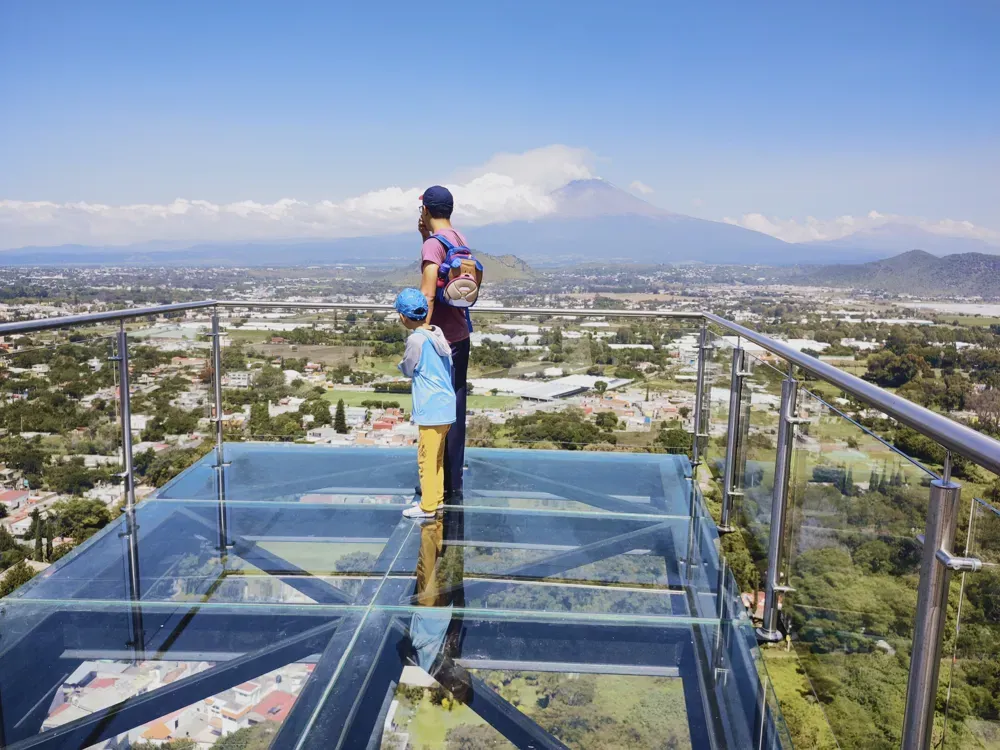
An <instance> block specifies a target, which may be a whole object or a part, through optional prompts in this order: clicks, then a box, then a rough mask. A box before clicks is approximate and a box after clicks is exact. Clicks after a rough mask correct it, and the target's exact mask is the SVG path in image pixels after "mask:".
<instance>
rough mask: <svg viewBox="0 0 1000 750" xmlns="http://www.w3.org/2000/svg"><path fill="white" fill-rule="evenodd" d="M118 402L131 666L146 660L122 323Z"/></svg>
mask: <svg viewBox="0 0 1000 750" xmlns="http://www.w3.org/2000/svg"><path fill="white" fill-rule="evenodd" d="M114 359H115V361H116V362H117V363H118V402H119V405H120V409H119V411H120V412H121V425H122V465H123V466H122V468H123V471H122V474H121V477H122V480H123V481H124V482H125V530H124V532H122V534H121V536H122V537H123V538H124V539H125V543H126V553H125V559H126V564H127V566H128V585H129V600H130V601H131V602H132V606H131V608H130V613H129V615H130V617H129V630H130V633H129V639H130V641H129V644H128V645H129V646H130V647H131V649H132V659H133V662H134V663H136V664H137V663H139V662H140V661H142V660H143V659H144V658H145V631H144V628H143V624H142V609H141V607H140V601H141V600H142V589H141V582H142V579H141V577H140V575H139V524H138V523H137V520H136V514H135V468H134V464H133V456H132V396H131V393H130V386H129V371H128V333H127V332H126V331H125V322H124V321H121V323H120V326H119V328H118V356H116V357H115V358H114Z"/></svg>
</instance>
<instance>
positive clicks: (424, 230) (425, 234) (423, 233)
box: [417, 212, 431, 242]
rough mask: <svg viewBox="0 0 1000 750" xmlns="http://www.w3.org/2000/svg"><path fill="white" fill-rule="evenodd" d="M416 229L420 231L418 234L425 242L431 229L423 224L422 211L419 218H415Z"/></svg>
mask: <svg viewBox="0 0 1000 750" xmlns="http://www.w3.org/2000/svg"><path fill="white" fill-rule="evenodd" d="M417 231H418V232H420V236H421V238H423V241H424V242H427V240H429V239H430V236H431V230H430V229H429V228H428V227H427V225H426V224H424V215H423V213H422V212H421V214H420V218H419V219H417Z"/></svg>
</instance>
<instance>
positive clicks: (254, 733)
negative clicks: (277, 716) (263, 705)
mask: <svg viewBox="0 0 1000 750" xmlns="http://www.w3.org/2000/svg"><path fill="white" fill-rule="evenodd" d="M277 731H278V725H276V724H274V723H273V722H270V721H266V722H264V723H262V724H254V725H253V726H251V727H246V728H245V729H238V730H237V731H235V732H233V733H232V734H227V735H226V736H225V737H222V738H221V739H219V740H218V741H217V742H216V743H215V744H214V745H212V750H267V748H269V747H270V746H271V742H272V741H273V740H274V736H275V734H277Z"/></svg>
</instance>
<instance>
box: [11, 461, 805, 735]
mask: <svg viewBox="0 0 1000 750" xmlns="http://www.w3.org/2000/svg"><path fill="white" fill-rule="evenodd" d="M221 453H222V455H223V456H224V458H225V461H220V460H219V459H220V455H219V454H218V452H215V451H213V453H211V454H210V455H208V456H206V458H205V459H203V460H202V461H200V462H199V463H197V464H196V465H194V466H193V467H191V468H190V469H188V470H187V471H186V472H184V473H183V474H182V475H180V476H179V477H177V478H176V479H175V480H174V481H173V482H171V483H170V484H169V485H167V486H166V487H164V488H162V489H161V490H160V491H159V492H158V493H157V494H156V495H155V496H154V497H152V498H149V499H147V500H145V501H143V502H141V503H139V504H138V505H137V506H136V509H135V513H134V517H132V516H129V515H128V514H125V515H123V516H122V517H121V518H119V519H118V520H117V521H116V522H114V523H113V524H111V525H110V526H109V527H107V528H105V529H104V530H102V531H101V532H100V533H99V534H97V535H96V536H95V537H93V538H92V539H91V540H89V541H88V542H86V543H85V544H83V545H81V546H80V547H79V548H77V549H76V550H74V551H73V552H72V553H71V554H70V555H68V556H67V557H65V558H63V559H62V560H60V561H59V562H58V563H56V564H55V565H53V566H52V567H51V568H49V569H48V570H46V571H45V572H44V573H43V574H41V575H40V576H38V577H37V578H36V579H35V580H33V581H32V582H31V583H30V584H28V585H26V586H24V587H22V588H21V589H20V590H19V591H18V592H17V593H16V595H15V596H14V597H12V598H8V599H6V600H4V602H3V609H2V610H0V615H2V623H3V629H2V634H3V635H2V639H0V706H2V710H3V715H2V721H0V726H2V729H3V737H2V738H0V740H2V744H4V745H6V746H8V747H11V748H84V747H99V748H124V747H129V746H130V744H135V743H137V742H142V741H146V740H149V739H152V738H155V739H158V740H160V741H164V740H172V739H180V738H185V737H188V738H191V739H192V740H195V741H196V742H197V743H200V744H197V746H198V747H207V746H210V743H211V740H212V738H213V737H217V738H218V739H221V738H222V737H224V736H227V735H228V734H231V733H232V732H234V731H239V730H240V729H242V730H244V731H253V732H255V733H257V734H260V735H261V736H262V737H263V738H264V739H263V740H261V741H262V742H265V743H266V746H269V747H273V748H306V747H331V748H378V747H384V748H401V747H407V746H415V747H420V746H421V745H422V744H429V745H430V744H432V740H433V741H436V742H437V743H438V744H437V745H433V746H443V747H449V746H452V745H451V744H449V743H451V742H452V740H454V741H455V744H454V746H456V747H457V746H465V745H459V744H457V743H458V737H459V735H457V734H447V733H442V734H441V735H440V736H437V735H435V738H431V737H429V736H427V732H428V731H429V730H428V729H427V727H428V726H437V727H440V725H441V722H442V721H445V720H446V721H445V723H447V724H448V726H449V730H448V731H449V732H459V734H461V732H462V731H464V732H468V733H471V735H468V734H467V735H466V737H468V736H478V737H480V738H482V742H483V746H488V747H505V746H513V747H518V748H564V747H581V748H589V747H609V746H612V745H610V744H608V737H611V736H614V737H617V738H618V740H619V741H621V742H622V743H625V744H628V745H630V746H632V747H644V746H649V747H661V746H676V747H685V746H689V747H695V748H748V747H754V748H772V747H785V746H787V739H786V732H785V731H784V729H783V726H782V722H781V719H780V715H779V714H778V712H777V709H776V704H775V701H774V700H773V699H772V698H770V697H769V693H768V691H767V689H766V688H765V685H766V680H764V679H763V677H762V674H763V671H762V670H763V668H762V666H761V663H760V659H759V654H758V652H757V650H756V645H755V638H754V634H753V630H752V628H751V627H750V623H749V621H748V620H747V617H746V614H745V608H744V607H743V606H742V604H741V602H740V601H739V592H738V591H737V589H736V587H735V583H734V582H733V579H732V576H731V575H730V573H729V571H728V570H726V569H725V567H724V565H720V556H719V551H718V544H719V540H718V535H717V533H716V529H715V525H714V523H713V522H712V520H711V519H710V517H709V516H708V514H707V513H706V512H705V510H704V506H703V502H702V499H701V496H700V492H699V489H698V486H697V483H696V482H694V481H692V478H691V466H690V463H689V462H688V459H687V458H686V457H684V456H674V455H636V454H606V453H596V452H572V451H533V450H526V451H520V450H495V449H470V450H468V451H467V470H466V480H465V481H466V489H465V492H464V495H463V496H462V498H461V499H460V500H453V501H452V502H451V504H449V505H448V506H446V508H445V509H444V510H443V512H441V513H439V515H438V516H437V517H436V518H434V519H432V520H429V521H426V522H423V523H418V522H414V521H410V520H407V519H405V518H403V517H402V515H401V513H400V511H401V508H402V507H403V506H404V505H405V504H407V503H409V502H410V501H411V500H412V499H413V486H414V482H415V480H416V460H415V451H414V450H413V449H382V448H329V447H322V446H304V445H276V444H254V443H237V444H227V445H225V446H224V451H222V452H221ZM610 695H613V696H614V700H613V701H612V700H608V698H607V696H610ZM435 712H440V715H438V714H436V713H435ZM445 714H447V716H445ZM671 717H673V718H671ZM459 730H461V731H459ZM435 731H437V730H435ZM442 738H444V744H443V745H441V744H440V743H441V740H442ZM411 742H412V745H408V744H407V743H411ZM671 743H672V744H671ZM262 746H264V745H262Z"/></svg>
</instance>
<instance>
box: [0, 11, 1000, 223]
mask: <svg viewBox="0 0 1000 750" xmlns="http://www.w3.org/2000/svg"><path fill="white" fill-rule="evenodd" d="M619 6H620V7H619ZM429 7H431V6H429V5H427V4H421V3H413V2H409V3H350V4H347V3H344V4H341V3H330V2H317V3H308V2H296V3H275V2H240V3H236V2H204V0H199V1H198V2H169V3H168V2H143V3H135V2H98V1H97V0H93V1H92V2H88V3H77V2H68V1H67V2H46V1H45V0H32V1H31V2H6V3H2V4H0V112H2V113H3V114H2V116H0V165H2V167H0V199H7V200H8V201H29V202H41V201H50V202H54V203H57V204H63V203H68V202H80V201H85V202H88V203H100V204H107V205H110V206H118V205H123V204H135V203H150V204H168V203H170V202H171V201H174V200H175V199H177V198H184V199H189V200H204V201H207V202H211V203H213V204H226V203H231V202H236V201H255V202H259V203H261V204H271V203H273V202H275V201H278V200H280V199H287V198H295V199H298V200H300V201H303V202H315V201H321V200H328V201H333V202H343V201H345V200H348V199H350V198H352V197H353V196H359V195H363V194H365V193H368V192H369V191H380V190H384V189H385V188H388V187H391V186H398V187H401V188H404V189H408V188H411V187H416V186H420V185H424V184H426V183H430V182H440V181H447V180H454V179H458V176H459V175H461V174H463V170H465V171H466V172H468V170H472V171H473V172H474V171H475V168H476V167H478V166H481V165H484V164H486V163H488V162H489V160H490V159H491V157H493V156H494V155H495V154H497V153H512V154H519V153H524V152H528V151H530V150H532V149H538V148H541V147H546V146H550V145H553V144H564V145H566V146H570V147H573V148H575V149H584V150H586V151H587V152H588V153H589V154H590V156H589V157H588V164H589V165H590V170H591V172H592V173H593V174H595V175H600V176H602V177H605V178H607V179H610V180H611V181H613V182H615V183H616V184H619V185H622V186H628V185H630V184H632V183H633V182H635V181H639V182H641V183H642V184H644V185H645V186H648V187H649V188H651V189H652V192H648V193H645V197H646V198H647V199H648V200H651V201H652V202H654V203H657V204H658V205H661V206H663V207H665V208H669V209H671V210H675V211H679V212H683V213H690V214H694V215H698V216H703V217H705V218H713V219H722V218H723V217H739V216H742V215H744V214H748V213H759V214H762V215H765V216H770V217H779V218H796V219H798V220H799V221H802V220H804V219H805V217H806V216H810V215H811V216H815V217H824V218H832V217H836V216H841V215H855V216H861V215H865V214H867V213H868V212H869V211H872V210H877V211H879V212H882V213H888V214H898V215H901V216H908V217H926V218H928V219H933V220H939V219H952V220H967V221H970V222H972V223H974V224H976V225H981V226H984V227H988V228H992V229H993V230H1000V216H998V212H1000V208H998V207H1000V73H998V71H1000V44H997V41H996V40H997V39H1000V5H998V4H996V3H995V2H993V1H992V0H980V1H975V0H972V1H970V2H947V3H945V2H942V3H921V2H905V3H903V2H900V3H888V2H884V3H851V2H838V3H824V4H820V3H801V2H797V3H745V2H741V3H670V2H662V0H661V1H660V2H650V3H633V2H623V3H618V4H614V3H607V2H601V3H596V2H595V3H588V2H574V3H572V4H570V3H562V2H533V3H504V2H497V3H454V4H450V3H440V2H439V3H434V4H433V10H427V9H425V8H429ZM468 173H470V174H471V173H472V172H468ZM637 189H638V186H637ZM54 220H57V219H54ZM3 226H4V225H3V224H2V223H0V229H2V228H3Z"/></svg>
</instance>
